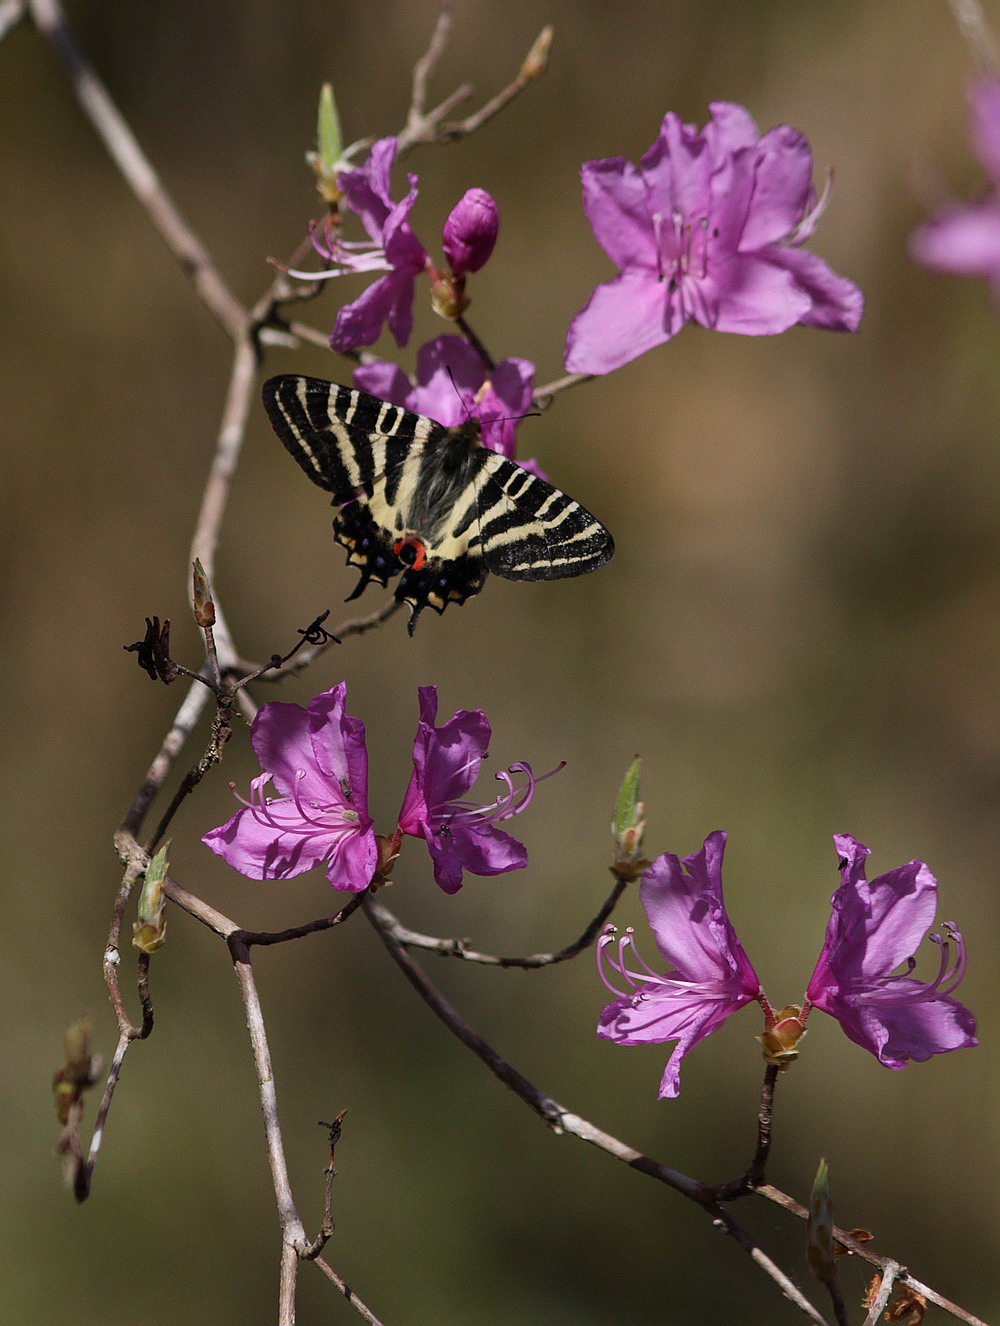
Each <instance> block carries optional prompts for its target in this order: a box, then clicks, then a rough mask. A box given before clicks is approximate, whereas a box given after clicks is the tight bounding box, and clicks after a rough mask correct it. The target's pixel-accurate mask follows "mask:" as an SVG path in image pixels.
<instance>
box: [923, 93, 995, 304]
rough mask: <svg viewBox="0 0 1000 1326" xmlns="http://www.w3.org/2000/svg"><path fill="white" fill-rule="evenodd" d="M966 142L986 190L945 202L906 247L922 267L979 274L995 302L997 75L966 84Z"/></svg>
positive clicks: (959, 274) (966, 274)
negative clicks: (977, 198)
mask: <svg viewBox="0 0 1000 1326" xmlns="http://www.w3.org/2000/svg"><path fill="white" fill-rule="evenodd" d="M968 99H969V118H970V121H971V136H972V147H973V150H974V151H975V153H976V156H977V157H978V158H979V160H980V161H981V162H982V164H983V166H984V167H985V169H986V172H987V174H988V175H989V177H990V181H991V184H992V190H991V192H990V193H989V195H988V196H987V197H986V198H985V199H984V200H983V201H982V202H979V203H962V204H959V205H956V206H951V207H946V208H944V209H943V210H942V211H941V212H939V213H938V214H937V216H935V217H933V218H932V219H931V220H930V221H928V222H927V224H926V225H923V226H921V227H920V228H919V229H918V230H915V231H914V233H913V235H912V237H911V240H910V252H911V253H912V255H913V257H914V258H915V259H916V260H917V261H918V262H922V263H924V264H925V265H926V266H927V267H934V268H936V269H937V270H939V271H942V272H952V273H954V274H955V275H956V276H985V277H987V278H988V279H989V281H990V284H991V286H992V290H993V297H994V299H995V300H996V301H997V302H998V303H1000V78H998V76H997V75H996V74H994V73H988V74H980V75H979V76H978V77H977V78H974V79H972V81H971V82H970V84H969V93H968Z"/></svg>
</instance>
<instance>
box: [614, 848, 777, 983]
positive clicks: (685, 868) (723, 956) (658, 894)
mask: <svg viewBox="0 0 1000 1326" xmlns="http://www.w3.org/2000/svg"><path fill="white" fill-rule="evenodd" d="M725 849H726V835H725V833H723V832H722V831H721V830H717V831H716V832H715V833H710V834H709V835H708V837H707V838H706V839H705V842H704V844H703V846H702V848H701V850H700V851H698V852H695V853H694V854H693V855H692V856H687V857H685V858H684V860H683V862H682V861H680V860H678V858H677V857H676V856H674V855H673V853H669V852H667V853H664V854H663V855H662V856H660V857H658V858H657V859H656V860H655V861H654V862H653V864H652V865H651V866H649V867H648V868H647V870H646V871H645V873H644V874H643V877H642V883H641V884H640V886H639V898H640V901H641V902H642V905H643V908H644V909H645V912H646V916H647V918H648V920H649V926H650V929H651V930H652V932H653V935H654V937H655V939H656V946H657V948H658V949H659V950H660V952H661V953H662V954H663V956H664V957H665V958H666V959H667V961H668V962H670V963H672V965H673V966H674V967H676V969H677V971H678V973H679V974H680V975H681V976H682V977H683V978H684V979H685V980H688V981H697V982H701V983H704V984H709V983H718V982H720V981H721V982H725V983H727V984H734V986H735V989H734V990H733V992H732V994H733V997H734V998H739V999H740V1000H741V1001H742V1002H743V1003H748V1002H749V1001H750V1000H751V999H753V998H754V997H755V996H756V994H757V992H758V991H759V990H760V982H759V981H758V980H757V976H756V973H755V972H754V969H753V967H752V966H751V965H750V960H749V959H748V958H747V956H746V954H745V953H744V952H743V946H742V945H741V944H740V941H739V940H738V939H737V937H736V932H735V931H734V930H733V927H732V924H731V922H730V920H729V917H728V916H727V914H726V909H725V903H724V902H723V897H722V858H723V854H724V852H725ZM720 993H721V992H720ZM735 1006H736V1007H739V1006H740V1004H739V1003H737V1004H736V1005H735Z"/></svg>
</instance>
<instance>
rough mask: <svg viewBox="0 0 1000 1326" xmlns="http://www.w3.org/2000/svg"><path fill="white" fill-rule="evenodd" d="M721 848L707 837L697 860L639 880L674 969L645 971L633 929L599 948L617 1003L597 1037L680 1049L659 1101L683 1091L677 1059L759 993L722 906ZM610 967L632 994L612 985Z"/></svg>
mask: <svg viewBox="0 0 1000 1326" xmlns="http://www.w3.org/2000/svg"><path fill="white" fill-rule="evenodd" d="M725 847H726V835H725V834H724V833H722V832H716V833H710V834H709V835H708V837H707V838H706V839H705V843H704V846H703V847H702V849H701V851H700V852H696V853H695V854H694V856H688V857H685V858H684V860H683V861H679V860H678V859H677V857H676V856H673V855H672V854H671V853H665V854H664V855H663V856H661V857H658V858H657V860H656V861H654V862H653V864H652V865H651V866H650V867H649V868H648V869H647V870H646V872H645V874H644V875H643V877H642V884H641V885H640V887H639V897H640V899H641V901H642V905H643V907H644V908H645V909H646V916H647V917H648V919H649V925H650V929H651V930H652V931H653V935H654V937H655V939H656V946H657V948H658V949H659V950H660V952H661V954H662V955H663V956H664V957H665V958H666V960H667V961H668V962H669V963H671V964H672V969H671V970H668V971H667V972H665V973H664V974H663V975H662V976H661V975H659V974H657V973H656V972H654V971H653V969H652V968H651V967H649V966H647V965H646V963H645V962H644V961H643V960H642V958H641V957H639V954H638V953H637V952H636V951H635V948H634V945H633V939H632V930H631V928H629V929H628V930H626V931H625V934H624V936H623V937H622V938H621V939H620V940H618V941H617V944H615V939H614V935H615V933H616V932H615V928H614V926H609V927H608V929H607V930H606V931H605V933H604V935H603V936H602V937H601V939H600V941H599V943H598V950H597V961H598V970H599V971H600V973H601V977H602V979H603V981H604V983H605V984H606V985H607V986H608V988H609V989H610V990H612V991H613V993H614V994H615V995H617V998H616V999H614V1000H613V1001H612V1002H611V1003H610V1004H607V1005H606V1006H605V1007H604V1009H603V1010H602V1012H601V1020H600V1025H599V1026H598V1029H597V1034H598V1035H599V1036H604V1037H605V1038H606V1039H607V1040H612V1041H617V1042H618V1044H619V1045H649V1044H652V1043H653V1042H657V1041H672V1040H676V1042H677V1045H676V1046H675V1047H674V1052H673V1054H672V1055H671V1056H670V1060H669V1062H668V1063H667V1067H666V1071H665V1072H664V1074H663V1080H662V1082H661V1083H660V1097H661V1099H662V1098H663V1097H664V1096H676V1095H677V1093H678V1091H679V1090H680V1066H681V1060H682V1059H683V1058H684V1056H685V1055H686V1054H687V1052H688V1050H690V1049H691V1048H692V1047H693V1046H695V1045H697V1044H698V1042H699V1041H702V1040H704V1039H705V1037H706V1036H710V1035H711V1034H712V1032H713V1031H715V1030H716V1028H718V1027H720V1026H721V1025H722V1023H723V1022H725V1020H726V1018H727V1017H729V1015H730V1013H735V1012H736V1010H737V1009H738V1008H742V1007H743V1005H744V1004H749V1003H750V1002H751V1001H752V1000H754V999H757V998H758V997H759V996H760V994H761V988H760V981H758V979H757V975H756V973H755V972H754V969H753V967H752V966H751V965H750V961H749V959H748V958H747V956H746V954H745V953H744V952H743V947H742V945H741V944H740V941H739V940H738V939H737V938H736V932H735V931H734V930H733V927H732V924H731V922H730V920H729V917H728V916H727V915H726V907H725V903H724V902H723V899H722V855H723V852H724V851H725ZM612 945H615V948H616V951H615V953H614V955H613V956H612V954H611V952H610V950H611V948H612ZM629 950H631V952H632V953H633V955H634V960H635V964H634V965H633V966H631V967H629V966H627V965H626V957H627V953H628V951H629ZM609 967H610V968H611V969H612V971H613V972H614V973H615V974H616V975H618V976H620V977H622V978H623V979H624V981H625V983H626V984H627V985H628V986H629V987H630V988H629V989H627V990H625V991H620V990H618V989H617V988H616V987H615V986H614V985H613V984H612V982H611V980H610V979H609V978H608V975H607V973H606V969H607V968H609Z"/></svg>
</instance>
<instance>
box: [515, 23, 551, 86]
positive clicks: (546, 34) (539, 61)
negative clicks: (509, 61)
mask: <svg viewBox="0 0 1000 1326" xmlns="http://www.w3.org/2000/svg"><path fill="white" fill-rule="evenodd" d="M554 35H555V29H554V28H553V26H552V24H551V23H550V24H549V25H548V26H547V27H544V28H542V30H541V32H540V33H539V34H538V36H537V37H536V38H535V40H534V41H533V42H532V45H531V50H530V51H529V52H528V54H527V55H526V56H525V57H524V63H523V64H522V65H521V77H522V78H539V77H540V76H541V75H542V74H544V73H545V67H546V65H547V64H548V62H549V51H550V50H551V49H552V38H553V36H554Z"/></svg>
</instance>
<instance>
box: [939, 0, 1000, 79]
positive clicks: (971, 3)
mask: <svg viewBox="0 0 1000 1326" xmlns="http://www.w3.org/2000/svg"><path fill="white" fill-rule="evenodd" d="M951 12H952V13H953V14H954V16H955V22H956V23H957V24H958V27H959V31H960V32H961V34H962V36H963V37H964V38H965V40H966V42H967V43H968V46H969V49H970V50H971V51H972V54H973V55H974V56H975V57H976V59H977V60H978V61H979V63H980V64H981V65H982V66H983V68H984V69H985V70H986V71H987V72H988V73H996V71H997V69H998V68H1000V49H998V47H997V41H996V38H995V37H994V35H993V33H992V31H991V30H990V25H989V23H987V21H986V15H985V14H984V13H983V7H982V5H981V4H980V3H979V0H951Z"/></svg>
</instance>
